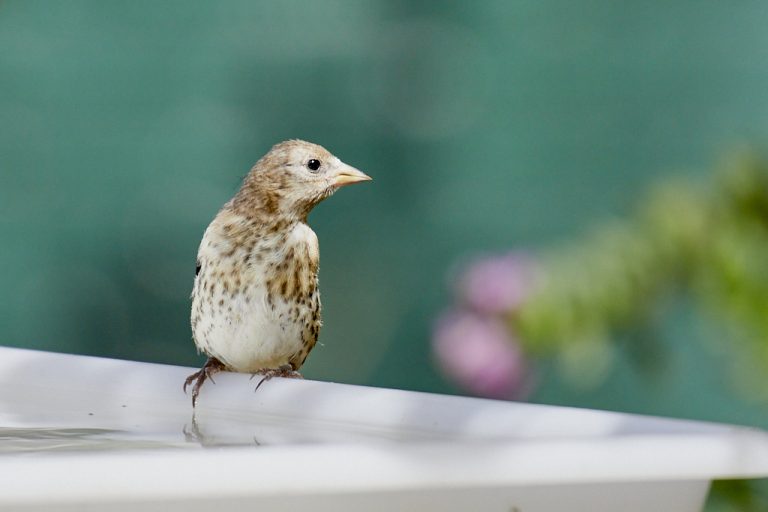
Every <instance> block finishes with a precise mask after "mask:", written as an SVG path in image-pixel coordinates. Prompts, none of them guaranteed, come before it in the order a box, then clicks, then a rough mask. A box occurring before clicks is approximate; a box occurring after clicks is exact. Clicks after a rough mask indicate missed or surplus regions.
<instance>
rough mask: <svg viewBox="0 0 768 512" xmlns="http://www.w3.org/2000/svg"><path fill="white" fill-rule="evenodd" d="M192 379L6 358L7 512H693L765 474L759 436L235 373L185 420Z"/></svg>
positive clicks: (765, 446)
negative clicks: (715, 486)
mask: <svg viewBox="0 0 768 512" xmlns="http://www.w3.org/2000/svg"><path fill="white" fill-rule="evenodd" d="M191 371H193V369H191V368H180V367H172V366H164V365H154V364H146V363H136V362H128V361H117V360H108V359H97V358H89V357H81V356H70V355H60V354H51V353H43V352H34V351H25V350H19V349H7V348H0V389H2V390H3V391H2V393H0V434H2V439H3V441H2V442H0V475H1V477H0V509H2V510H88V508H87V507H90V509H92V510H107V511H113V510H114V511H118V510H128V509H130V510H136V507H137V506H140V507H141V509H142V510H154V509H156V510H184V511H186V512H190V511H194V510H210V508H211V507H212V506H213V507H215V508H217V509H218V510H221V511H224V510H241V509H242V510H245V509H248V510H258V509H260V510H296V509H310V508H311V509H312V510H328V511H331V510H333V511H337V510H362V509H365V510H373V511H375V510H382V511H383V510H441V511H454V510H456V511H458V510H498V511H504V512H514V511H515V507H517V510H518V511H519V512H544V511H558V510H567V511H569V512H574V511H580V510H584V511H587V510H588V511H591V512H592V511H594V512H599V511H602V510H605V511H614V510H622V511H625V512H634V511H640V510H643V511H647V510H654V511H663V510H670V511H675V512H688V511H690V512H695V511H698V510H700V509H701V506H702V504H703V501H704V498H705V495H706V489H707V486H708V482H709V481H710V480H712V479H717V478H733V477H765V476H768V434H766V433H764V432H761V431H757V430H753V429H746V428H740V427H732V426H726V425H717V424H707V423H698V422H690V421H679V420H667V419H660V418H650V417H642V416H633V415H626V414H618V413H611V412H602V411H591V410H581V409H572V408H561V407H549V406H538V405H532V404H519V403H510V402H500V401H493V400H479V399H471V398H462V397H450V396H441V395H431V394H425V393H414V392H406V391H397V390H390V389H379V388H366V387H359V386H349V385H343V384H333V383H325V382H313V381H299V380H283V379H274V380H272V381H270V382H268V383H265V384H264V385H263V386H262V387H261V388H260V389H259V391H258V393H254V392H253V388H254V387H255V384H256V380H253V381H250V380H249V376H248V375H242V374H222V375H220V376H217V377H216V384H211V383H207V384H206V385H205V387H204V388H203V391H202V393H201V395H200V401H199V405H198V411H197V414H196V417H195V420H194V422H193V420H192V410H191V405H190V399H189V397H187V396H185V395H184V394H183V393H182V391H181V384H182V382H183V380H184V377H186V375H187V374H189V373H190V372H191ZM3 452H5V453H3ZM14 452H15V453H14ZM68 507H71V508H68Z"/></svg>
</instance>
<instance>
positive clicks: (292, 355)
mask: <svg viewBox="0 0 768 512" xmlns="http://www.w3.org/2000/svg"><path fill="white" fill-rule="evenodd" d="M370 179H371V177H370V176H368V175H367V174H365V173H363V172H362V171H359V170H358V169H356V168H354V167H352V166H350V165H347V164H345V163H344V162H342V161H341V160H339V159H338V158H337V157H335V156H334V155H332V154H331V153H330V152H329V151H328V150H326V149H325V148H323V147H322V146H320V145H317V144H313V143H310V142H306V141H303V140H295V139H294V140H287V141H284V142H280V143H278V144H276V145H275V146H273V147H272V149H270V150H269V151H268V152H267V153H266V154H265V155H264V156H263V157H262V158H261V159H259V161H258V162H256V164H255V165H254V166H253V168H252V169H251V170H250V171H249V172H248V174H247V175H246V176H245V178H244V179H243V181H242V184H241V186H240V189H239V190H238V191H237V193H236V194H235V195H234V197H233V198H232V199H230V200H229V201H228V202H227V203H226V204H224V206H223V207H222V208H221V209H220V210H219V212H218V213H217V215H216V216H215V218H214V219H213V221H212V222H211V223H210V225H209V226H208V227H207V229H206V230H205V233H204V234H203V238H202V241H201V242H200V247H199V249H198V252H197V261H196V267H195V280H194V285H193V289H192V297H191V298H192V312H191V317H190V320H191V326H192V337H193V339H194V343H195V345H196V347H197V350H198V352H202V353H203V354H205V355H206V356H207V357H208V360H207V362H206V363H205V365H204V366H203V367H202V368H201V369H200V370H199V371H197V372H195V373H193V374H192V375H190V376H189V377H187V379H186V380H185V382H184V386H183V389H184V392H185V393H186V392H187V388H188V387H189V386H192V407H193V408H194V407H195V405H196V404H197V398H198V395H199V394H200V389H201V387H202V385H203V384H204V383H205V381H206V380H211V381H213V375H214V374H216V373H217V372H220V371H232V372H242V373H251V374H252V376H255V375H261V376H262V379H261V380H260V381H259V384H258V385H257V386H256V389H258V388H259V386H261V384H262V383H264V382H265V381H266V380H269V379H271V378H273V377H278V376H280V377H290V378H301V374H300V373H299V371H298V370H299V369H300V368H301V366H302V365H303V364H304V361H305V360H306V358H307V355H309V352H310V351H311V350H312V348H313V347H314V346H315V344H316V343H317V339H318V335H319V333H320V327H321V325H322V321H321V316H320V309H321V305H320V292H319V289H318V269H319V263H320V259H319V258H320V252H319V245H318V239H317V235H316V234H315V232H314V231H312V229H311V228H310V227H309V225H308V223H307V216H308V215H309V213H310V212H311V211H312V209H313V208H314V207H315V206H316V205H317V204H318V203H320V202H321V201H323V200H324V199H326V198H328V197H329V196H331V195H332V194H333V193H334V192H336V190H338V189H339V188H340V187H343V186H346V185H351V184H353V183H360V182H363V181H368V180H370Z"/></svg>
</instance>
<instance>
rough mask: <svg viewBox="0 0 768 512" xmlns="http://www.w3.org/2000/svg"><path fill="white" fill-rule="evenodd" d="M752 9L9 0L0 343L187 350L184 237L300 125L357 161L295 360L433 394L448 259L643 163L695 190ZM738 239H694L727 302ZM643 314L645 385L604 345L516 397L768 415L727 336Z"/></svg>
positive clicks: (583, 214)
mask: <svg viewBox="0 0 768 512" xmlns="http://www.w3.org/2000/svg"><path fill="white" fill-rule="evenodd" d="M767 22H768V5H766V4H765V3H764V2H761V1H759V0H748V1H743V2H738V3H721V2H711V1H706V2H698V1H693V0H675V1H672V2H669V1H661V0H654V1H650V2H635V3H619V2H609V1H607V0H601V1H588V2H578V3H572V2H566V1H559V2H538V1H534V0H525V1H519V2H507V1H505V0H494V1H484V2H462V1H459V0H452V1H445V2H431V1H416V2H412V1H406V0H360V1H352V0H336V1H327V2H315V1H313V0H295V1H286V2H251V1H247V0H230V1H225V2H202V1H193V2H182V1H164V2H151V1H148V0H140V1H132V2H128V1H126V2H117V1H112V2H98V1H71V2H55V1H52V0H50V1H32V0H31V1H21V0H6V1H4V2H2V3H0V48H1V49H2V51H0V237H1V239H2V243H1V244H0V264H1V265H2V267H1V268H2V269H3V271H4V272H3V275H4V279H3V285H2V288H1V289H0V332H2V339H1V340H0V342H2V343H3V344H8V345H16V346H24V347H30V348H40V349H47V350H58V351H71V352H79V353H88V354H96V355H104V356H113V357H122V358H130V359H142V360H152V361H163V362H169V363H176V364H189V365H195V364H198V363H199V362H200V359H199V358H198V357H197V356H196V355H195V353H194V350H193V345H192V343H191V339H190V332H189V325H188V324H189V319H188V314H189V311H188V310H189V301H188V296H189V292H190V289H191V284H192V277H193V272H194V258H195V252H196V249H197V244H198V242H199V239H200V237H201V235H202V232H203V230H204V228H205V226H206V225H207V223H208V222H209V221H210V219H211V218H212V217H213V215H214V214H215V212H216V210H217V209H218V207H219V206H220V205H221V204H222V203H223V202H224V201H226V200H227V199H228V198H229V197H230V196H231V194H232V193H233V192H234V190H235V189H236V187H237V185H238V183H239V180H240V178H241V177H242V176H243V175H244V174H245V173H246V172H247V170H248V169H249V167H250V166H251V165H252V164H253V162H255V160H256V159H257V158H258V157H259V156H260V155H261V154H263V153H264V152H265V151H266V150H267V149H268V148H269V147H270V146H271V145H272V144H273V143H275V142H277V141H279V140H282V139H286V138H293V137H299V138H304V139H307V140H311V141H314V142H318V143H321V144H323V145H325V146H326V147H328V148H329V149H330V150H331V151H333V152H334V153H336V154H338V155H339V156H340V157H341V158H342V159H344V160H345V161H348V162H349V163H351V164H352V165H355V166H357V167H359V168H360V169H362V170H364V171H365V172H367V173H368V174H370V175H372V176H373V177H374V179H375V181H374V183H373V184H372V186H370V187H364V188H360V189H354V190H343V191H341V192H340V193H339V194H337V195H336V196H334V197H333V198H332V199H330V200H329V201H328V202H326V203H324V204H323V205H321V206H320V207H319V208H318V209H317V211H316V212H315V213H314V214H313V215H312V218H311V222H312V225H313V227H314V228H315V230H316V231H317V233H318V235H319V238H320V242H321V246H322V265H321V287H322V291H323V299H324V301H323V302H324V307H325V311H324V317H325V327H324V329H323V332H322V334H321V338H320V342H321V345H320V346H318V347H317V348H316V349H315V350H314V352H313V354H312V355H311V357H310V358H309V360H308V364H307V366H306V375H307V376H308V377H310V378H320V379H329V380H336V381H344V382H354V383H366V384H374V385H384V386H394V387H401V388H411V389H423V390H431V391H448V390H451V389H452V388H451V387H450V385H449V384H448V383H446V382H445V381H443V380H442V378H441V377H440V376H439V375H438V373H437V372H436V371H435V370H434V368H433V365H432V362H431V356H430V350H429V345H428V343H427V339H428V332H429V329H430V322H431V319H432V317H433V315H434V314H435V312H436V311H437V310H438V309H439V308H440V306H441V305H442V304H444V303H445V302H446V300H447V299H446V296H445V286H444V283H445V273H446V269H447V268H449V267H450V266H451V265H452V262H454V261H455V260H456V259H457V258H461V257H463V256H464V255H468V254H471V253H472V252H473V251H475V250H486V249H487V250H492V249H499V248H506V247H510V246H516V247H535V246H542V245H548V244H550V243H551V242H552V241H553V240H556V239H559V238H561V237H564V236H574V233H578V232H581V231H582V230H584V229H585V227H586V226H589V225H591V224H593V223H594V222H595V221H596V220H597V219H603V218H605V217H606V216H620V215H624V214H627V213H628V212H629V207H628V206H627V205H629V204H632V203H635V202H636V199H637V197H638V190H639V189H642V188H644V186H645V184H647V183H648V182H649V181H651V180H652V179H653V178H654V177H655V176H656V175H658V174H659V173H662V172H667V171H669V170H674V169H682V175H683V176H684V177H686V179H687V180H688V182H692V181H695V180H696V179H697V178H698V177H699V176H705V175H706V171H705V169H706V168H707V166H708V165H709V164H710V162H711V161H712V160H713V159H714V157H715V155H717V154H720V153H721V152H722V150H723V149H725V148H728V147H730V146H731V145H732V144H733V143H735V142H738V141H742V140H748V139H755V138H756V139H758V140H761V139H763V138H764V134H765V133H766V119H768V89H766V87H765V84H766V83H768V66H767V65H766V62H767V60H766V57H767V55H766V48H768V31H766V30H765V27H766V26H767V25H768V23H767ZM686 169H693V170H690V171H686ZM698 169H700V170H698ZM736 185H738V184H736ZM736 185H734V186H736ZM737 188H738V187H737ZM684 197H687V196H684ZM694 199H695V198H694ZM744 204H745V206H744V207H745V208H758V207H760V208H761V207H762V206H760V205H757V204H752V203H750V201H749V198H745V203H744ZM649 215H652V212H649ZM742 228H743V230H745V231H743V232H739V231H734V234H733V236H734V237H741V236H745V237H749V236H750V235H749V233H748V231H749V230H750V229H751V228H750V226H743V227H742ZM605 243H612V242H605ZM747 245H748V244H747ZM631 249H632V250H633V251H634V250H637V251H640V252H642V251H643V250H644V248H643V247H642V246H639V247H632V248H631ZM625 250H629V248H625ZM734 250H737V251H742V250H746V251H760V250H761V246H754V247H751V246H749V247H746V249H745V244H743V243H739V242H737V241H733V240H731V241H729V240H721V241H720V242H719V245H718V248H717V253H716V254H715V253H713V255H712V257H713V258H716V259H717V261H716V262H714V261H713V264H715V263H717V264H721V265H723V266H724V275H733V276H734V279H737V280H739V279H740V281H739V282H741V283H750V284H749V285H748V286H746V287H745V288H743V289H738V290H733V289H731V288H729V290H731V291H733V292H734V293H738V294H739V296H740V297H744V298H745V300H749V299H748V298H749V297H750V296H752V295H751V294H753V293H758V292H760V290H757V291H755V289H753V287H762V286H765V283H764V280H763V279H764V276H759V279H757V280H756V281H752V280H751V278H750V279H747V278H745V277H744V276H743V275H741V274H740V273H743V272H749V271H750V269H749V268H743V267H740V266H739V265H738V262H739V261H741V260H740V258H741V257H742V256H743V255H741V254H740V253H734V252H733V251H734ZM638 261H639V263H638V264H639V265H651V264H653V262H652V261H651V260H647V261H646V260H638ZM638 272H639V270H638ZM648 286H650V284H648ZM701 286H702V287H717V286H728V282H727V281H722V282H716V283H707V282H702V283H701ZM665 306H666V307H664V308H663V310H661V311H659V312H657V313H656V314H657V316H658V321H657V322H656V323H655V324H654V325H655V328H656V331H655V332H653V333H652V334H651V335H649V336H642V335H643V334H648V333H629V334H627V336H635V335H637V336H642V337H644V338H645V339H652V340H654V343H658V344H660V345H661V346H662V347H664V350H663V351H653V350H650V349H649V351H648V353H649V354H652V355H651V356H649V359H650V361H649V365H648V366H649V367H652V368H655V370H654V371H655V372H656V374H655V377H654V378H652V379H649V378H648V377H647V375H645V374H643V373H642V372H641V371H639V370H637V368H636V367H635V366H634V365H632V364H630V361H631V360H632V358H633V357H634V356H632V355H631V353H632V350H633V349H632V348H630V347H636V346H637V345H636V344H633V343H625V344H623V345H621V344H620V345H619V346H618V348H617V349H616V350H617V352H616V353H615V354H614V356H613V357H614V359H615V360H614V364H613V366H612V367H611V368H612V369H611V370H610V373H609V374H607V375H605V378H604V380H603V381H602V384H600V385H598V386H593V387H586V388H580V387H578V386H572V385H570V384H568V383H567V382H564V381H563V380H562V379H561V378H560V377H559V374H558V372H556V371H555V370H554V369H553V370H552V371H549V370H548V369H547V368H543V369H542V372H541V382H540V387H539V388H538V391H537V393H536V395H535V396H534V397H533V400H534V401H539V402H546V403H564V404H569V405H578V406H586V407H599V408H609V409H616V410H629V411H633V412H638V413H652V414H661V415H673V416H681V417H689V418H699V419H708V420H718V421H731V422H737V423H743V424H750V425H756V426H762V427H768V414H766V409H765V404H764V403H758V402H755V401H754V400H752V399H751V398H750V397H749V396H745V395H744V394H743V393H739V392H738V391H737V389H738V388H739V385H738V384H737V383H735V382H734V381H733V378H732V375H733V372H731V371H729V366H731V365H732V364H734V361H735V360H736V359H738V357H739V356H738V354H737V353H736V351H735V350H733V349H732V348H731V347H730V346H728V344H727V343H715V342H716V341H718V340H720V339H722V338H727V336H729V334H728V333H725V332H723V331H722V330H721V329H720V328H719V327H717V326H716V325H715V324H712V323H710V322H709V320H708V319H707V318H701V317H700V316H696V315H694V314H692V312H691V309H690V307H689V306H688V305H687V304H685V303H679V302H675V301H671V302H670V303H669V304H666V305H665ZM616 307H617V308H620V307H622V305H621V304H617V305H616ZM730 314H733V315H751V314H753V313H752V312H751V311H750V308H749V307H747V308H741V307H736V308H734V309H733V311H730ZM625 341H626V340H625ZM700 341H704V343H700ZM653 354H663V359H662V358H658V359H654V357H653ZM691 397H696V398H697V399H696V400H692V399H691Z"/></svg>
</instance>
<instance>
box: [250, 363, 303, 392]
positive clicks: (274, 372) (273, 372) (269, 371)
mask: <svg viewBox="0 0 768 512" xmlns="http://www.w3.org/2000/svg"><path fill="white" fill-rule="evenodd" d="M256 375H261V376H262V377H261V380H260V381H259V383H258V384H256V389H254V391H256V390H257V389H259V388H260V387H261V385H262V384H264V383H265V382H266V381H268V380H270V379H271V378H273V377H285V378H287V379H303V378H304V377H302V376H301V374H300V373H299V372H297V371H296V370H294V369H293V366H292V365H290V364H284V365H282V366H280V367H279V368H262V369H261V370H259V371H257V372H256V373H254V374H253V375H251V378H252V379H253V378H254V377H255V376H256Z"/></svg>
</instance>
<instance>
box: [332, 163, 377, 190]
mask: <svg viewBox="0 0 768 512" xmlns="http://www.w3.org/2000/svg"><path fill="white" fill-rule="evenodd" d="M371 179H372V178H371V177H370V176H368V175H367V174H365V173H364V172H362V171H358V170H357V169H355V168H354V167H352V166H350V165H347V164H341V167H339V169H338V170H337V171H336V174H335V176H334V177H333V185H334V186H335V187H343V186H344V185H351V184H353V183H359V182H361V181H370V180H371Z"/></svg>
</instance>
